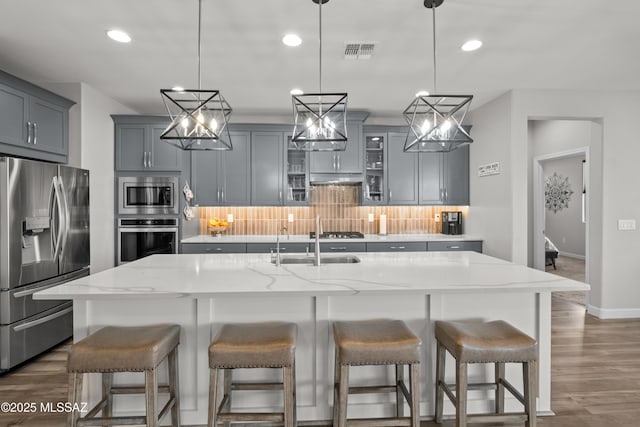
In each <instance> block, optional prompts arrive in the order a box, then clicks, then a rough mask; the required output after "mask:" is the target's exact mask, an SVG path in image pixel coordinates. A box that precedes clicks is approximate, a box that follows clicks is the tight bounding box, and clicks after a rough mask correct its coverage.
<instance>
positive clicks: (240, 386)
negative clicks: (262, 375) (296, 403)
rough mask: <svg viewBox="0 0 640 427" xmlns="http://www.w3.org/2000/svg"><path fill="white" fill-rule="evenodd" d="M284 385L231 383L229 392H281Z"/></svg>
mask: <svg viewBox="0 0 640 427" xmlns="http://www.w3.org/2000/svg"><path fill="white" fill-rule="evenodd" d="M282 389H284V384H282V383H251V382H242V383H233V384H231V390H232V391H233V390H282Z"/></svg>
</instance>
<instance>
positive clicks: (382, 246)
mask: <svg viewBox="0 0 640 427" xmlns="http://www.w3.org/2000/svg"><path fill="white" fill-rule="evenodd" d="M426 250H427V242H367V252H411V251H413V252H416V251H420V252H424V251H426Z"/></svg>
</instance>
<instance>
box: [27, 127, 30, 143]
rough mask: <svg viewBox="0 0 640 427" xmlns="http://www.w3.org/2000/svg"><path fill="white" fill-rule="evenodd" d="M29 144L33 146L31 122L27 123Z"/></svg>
mask: <svg viewBox="0 0 640 427" xmlns="http://www.w3.org/2000/svg"><path fill="white" fill-rule="evenodd" d="M27 144H31V122H27Z"/></svg>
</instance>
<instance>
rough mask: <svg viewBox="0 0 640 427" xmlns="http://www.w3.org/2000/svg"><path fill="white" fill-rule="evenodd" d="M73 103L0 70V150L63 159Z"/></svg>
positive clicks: (5, 152) (0, 151) (66, 153)
mask: <svg viewBox="0 0 640 427" xmlns="http://www.w3.org/2000/svg"><path fill="white" fill-rule="evenodd" d="M73 104H74V103H73V102H72V101H69V100H68V99H65V98H62V97H59V96H57V95H55V94H53V93H51V92H48V91H45V90H44V89H42V88H39V87H37V86H34V85H32V84H31V83H28V82H25V81H23V80H20V79H18V78H16V77H14V76H11V75H9V74H6V73H4V72H2V71H0V153H2V154H9V155H16V156H22V157H27V158H33V159H39V160H48V161H53V162H60V163H66V161H67V157H68V154H69V108H70V107H71V106H72V105H73Z"/></svg>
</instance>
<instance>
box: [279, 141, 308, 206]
mask: <svg viewBox="0 0 640 427" xmlns="http://www.w3.org/2000/svg"><path fill="white" fill-rule="evenodd" d="M285 155H286V159H285V161H286V165H287V168H286V174H287V178H286V180H285V182H286V185H287V188H286V197H285V204H286V205H308V204H309V154H308V152H305V151H300V150H298V149H296V147H295V145H294V144H293V143H292V142H291V135H287V150H286V153H285Z"/></svg>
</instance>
